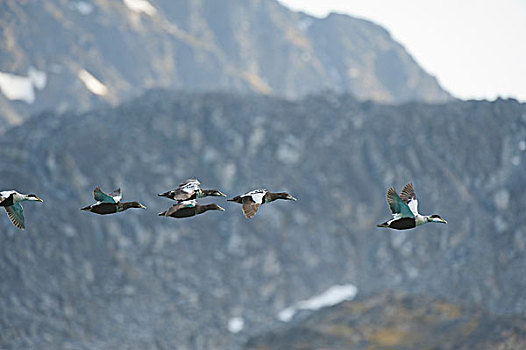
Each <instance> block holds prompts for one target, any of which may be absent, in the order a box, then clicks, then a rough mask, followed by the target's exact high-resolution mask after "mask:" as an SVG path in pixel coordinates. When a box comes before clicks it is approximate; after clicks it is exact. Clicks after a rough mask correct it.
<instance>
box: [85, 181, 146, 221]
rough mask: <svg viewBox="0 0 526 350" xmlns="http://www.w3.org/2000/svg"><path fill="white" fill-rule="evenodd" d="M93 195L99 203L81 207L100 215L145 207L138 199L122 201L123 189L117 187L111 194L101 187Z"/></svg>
mask: <svg viewBox="0 0 526 350" xmlns="http://www.w3.org/2000/svg"><path fill="white" fill-rule="evenodd" d="M93 197H94V198H95V200H96V201H97V203H94V204H91V205H88V206H87V207H84V208H81V209H80V210H84V211H90V212H92V213H95V214H99V215H106V214H114V213H120V212H121V211H125V210H127V209H129V208H143V209H146V207H145V206H144V205H142V204H141V203H139V202H137V201H133V202H121V199H122V194H121V189H120V188H119V189H117V190H115V191H113V192H112V193H110V194H106V193H104V192H103V191H102V190H101V189H100V187H97V188H96V189H94V190H93Z"/></svg>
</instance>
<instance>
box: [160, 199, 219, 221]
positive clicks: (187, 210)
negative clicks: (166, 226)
mask: <svg viewBox="0 0 526 350" xmlns="http://www.w3.org/2000/svg"><path fill="white" fill-rule="evenodd" d="M208 210H221V211H225V209H223V208H221V207H220V206H219V205H217V204H215V203H212V204H205V205H200V204H199V203H197V201H196V200H194V199H192V200H189V201H182V202H179V203H177V204H174V205H172V207H171V208H170V209H168V210H166V211H163V212H162V213H159V216H171V217H173V218H187V217H190V216H195V215H199V214H202V213H204V212H205V211H208Z"/></svg>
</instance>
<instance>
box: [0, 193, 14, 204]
mask: <svg viewBox="0 0 526 350" xmlns="http://www.w3.org/2000/svg"><path fill="white" fill-rule="evenodd" d="M15 193H16V192H15V191H2V192H0V206H2V207H8V206H10V205H13V203H14V202H13V195H14V194H15Z"/></svg>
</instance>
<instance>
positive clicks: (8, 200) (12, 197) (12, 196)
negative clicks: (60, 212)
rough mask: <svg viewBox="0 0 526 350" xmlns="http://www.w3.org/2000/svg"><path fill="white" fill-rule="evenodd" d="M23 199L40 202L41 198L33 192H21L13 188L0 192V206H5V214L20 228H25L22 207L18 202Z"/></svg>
mask: <svg viewBox="0 0 526 350" xmlns="http://www.w3.org/2000/svg"><path fill="white" fill-rule="evenodd" d="M23 201H33V202H42V199H40V198H38V197H37V196H36V195H34V194H21V193H18V192H17V191H14V190H11V191H2V192H0V207H4V208H5V211H6V212H7V216H8V217H9V219H10V220H11V222H12V223H13V225H15V226H16V227H18V228H19V229H22V230H23V229H25V228H26V226H25V224H24V208H22V204H20V202H23Z"/></svg>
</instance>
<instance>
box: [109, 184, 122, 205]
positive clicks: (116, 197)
mask: <svg viewBox="0 0 526 350" xmlns="http://www.w3.org/2000/svg"><path fill="white" fill-rule="evenodd" d="M109 196H110V197H112V198H113V200H114V201H115V203H119V202H120V201H121V199H122V193H121V189H120V188H117V189H116V190H115V191H113V192H112V193H110V194H109Z"/></svg>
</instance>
